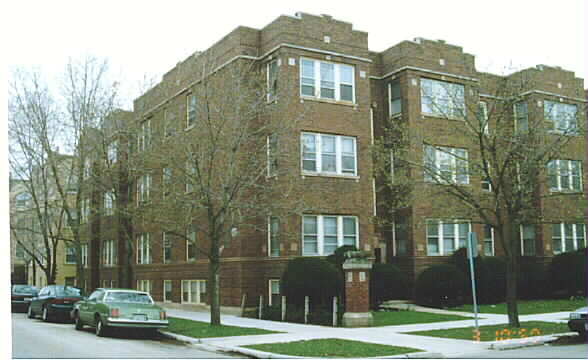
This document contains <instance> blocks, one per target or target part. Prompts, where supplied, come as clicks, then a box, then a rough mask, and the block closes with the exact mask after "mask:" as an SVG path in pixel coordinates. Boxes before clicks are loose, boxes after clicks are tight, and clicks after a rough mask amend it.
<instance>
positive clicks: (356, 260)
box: [343, 251, 374, 270]
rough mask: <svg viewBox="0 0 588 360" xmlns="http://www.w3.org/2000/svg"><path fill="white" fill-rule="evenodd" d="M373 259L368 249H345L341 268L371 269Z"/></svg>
mask: <svg viewBox="0 0 588 360" xmlns="http://www.w3.org/2000/svg"><path fill="white" fill-rule="evenodd" d="M373 259H374V258H373V257H371V253H370V252H369V251H347V252H346V253H345V262H343V270H352V269H371V268H372V262H373Z"/></svg>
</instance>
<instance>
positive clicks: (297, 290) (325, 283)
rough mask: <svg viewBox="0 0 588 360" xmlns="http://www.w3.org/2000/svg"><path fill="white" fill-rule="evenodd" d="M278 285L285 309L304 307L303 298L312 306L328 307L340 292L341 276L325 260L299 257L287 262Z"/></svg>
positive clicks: (341, 286)
mask: <svg viewBox="0 0 588 360" xmlns="http://www.w3.org/2000/svg"><path fill="white" fill-rule="evenodd" d="M280 284H281V287H282V291H283V294H284V295H285V296H286V298H287V301H288V306H287V307H289V306H290V304H293V305H297V306H302V307H304V297H305V296H308V297H309V298H310V302H311V304H312V305H329V304H330V303H331V302H332V301H333V297H334V296H338V295H339V294H340V293H341V291H342V288H343V274H342V273H341V272H340V271H339V270H337V268H335V266H334V265H333V264H331V263H329V262H327V261H325V260H322V259H318V258H311V257H308V258H305V257H301V258H296V259H293V260H290V261H289V262H288V265H287V266H286V269H285V270H284V273H283V274H282V279H281V282H280Z"/></svg>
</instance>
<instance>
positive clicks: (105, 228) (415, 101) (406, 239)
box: [81, 13, 586, 310]
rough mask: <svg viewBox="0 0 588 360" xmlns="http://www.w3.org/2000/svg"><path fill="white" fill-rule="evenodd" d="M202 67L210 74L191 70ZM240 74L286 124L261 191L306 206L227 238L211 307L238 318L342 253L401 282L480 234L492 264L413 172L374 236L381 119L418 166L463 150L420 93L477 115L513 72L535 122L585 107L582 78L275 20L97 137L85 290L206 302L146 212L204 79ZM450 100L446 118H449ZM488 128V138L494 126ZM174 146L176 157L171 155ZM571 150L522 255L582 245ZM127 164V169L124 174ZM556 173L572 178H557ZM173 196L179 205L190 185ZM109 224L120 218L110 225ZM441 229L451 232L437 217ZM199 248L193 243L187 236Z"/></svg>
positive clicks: (184, 72)
mask: <svg viewBox="0 0 588 360" xmlns="http://www.w3.org/2000/svg"><path fill="white" fill-rule="evenodd" d="M211 63H213V64H215V66H214V70H210V71H203V70H202V69H204V68H206V67H207V66H208V68H210V64H211ZM243 63H254V64H257V65H258V68H259V69H261V72H260V74H261V76H262V77H263V81H264V82H267V92H266V93H264V94H263V97H264V101H263V106H264V107H267V108H268V109H270V111H268V112H266V113H264V116H265V117H266V118H272V119H273V120H279V121H283V122H285V123H289V124H293V125H292V126H291V127H290V128H288V133H287V134H285V136H283V137H282V139H281V141H282V142H280V143H279V144H280V146H282V145H284V146H286V144H289V145H288V146H291V147H290V148H288V149H289V150H288V152H289V155H290V157H289V158H287V159H279V176H275V177H273V176H272V175H273V174H272V173H271V171H272V170H271V168H272V166H273V162H272V160H271V159H270V155H269V153H270V148H271V145H270V139H269V138H268V169H267V171H268V176H267V179H266V180H267V181H268V183H270V182H272V181H275V182H276V183H283V182H287V183H288V185H289V187H290V189H291V191H292V193H291V194H294V197H295V198H300V199H304V207H303V208H302V209H301V210H299V211H297V213H296V214H294V213H292V214H288V215H285V216H284V218H278V217H273V216H265V215H264V216H260V217H259V218H258V219H257V220H254V222H256V224H255V225H256V226H251V227H248V228H244V227H243V228H239V229H235V236H234V237H232V239H231V242H230V244H229V245H228V246H227V247H226V248H225V249H224V251H223V253H222V261H221V268H222V272H221V279H222V287H221V303H222V305H223V306H225V307H226V309H227V310H228V309H230V308H233V309H236V308H238V307H239V306H240V305H241V303H242V301H243V299H244V295H246V297H245V299H246V305H254V304H255V303H257V301H258V299H259V296H260V295H263V296H264V298H265V300H264V302H265V303H268V302H269V303H271V302H272V299H273V298H274V295H277V294H278V293H279V278H280V276H281V273H282V271H283V269H284V267H285V265H286V263H287V261H288V260H289V259H291V258H292V257H296V256H326V255H329V254H330V253H332V252H333V251H334V249H335V248H336V247H338V246H341V245H355V246H357V247H358V248H360V249H361V250H364V251H369V252H372V253H374V256H375V257H376V258H377V261H383V262H390V263H395V264H398V265H399V266H400V267H401V268H402V269H404V270H405V271H406V272H407V273H408V274H410V275H411V276H415V275H416V274H417V273H418V272H419V271H421V270H422V269H423V268H424V267H425V266H427V265H429V264H431V263H435V262H439V261H443V260H444V259H446V256H447V255H450V254H451V252H452V251H453V250H454V249H456V248H458V247H459V246H460V245H461V244H462V238H463V236H465V235H464V234H465V233H466V232H467V231H469V230H472V231H474V232H476V233H477V235H478V239H479V248H480V249H481V250H482V253H483V254H484V255H485V256H493V255H500V254H501V253H502V250H501V249H500V247H499V246H498V244H496V243H495V242H494V241H493V237H492V231H491V229H488V228H487V227H485V226H484V224H480V223H479V221H477V220H476V219H474V218H471V217H470V218H468V217H464V215H463V214H462V213H460V212H459V211H457V210H456V211H457V212H456V214H455V217H453V214H451V213H447V212H448V211H449V210H447V207H444V206H442V205H435V201H433V200H434V197H435V196H436V195H435V192H434V191H433V189H434V187H435V186H436V185H434V184H431V183H428V182H427V181H426V178H425V177H426V175H424V174H423V173H422V171H421V172H420V173H419V172H418V171H417V172H414V173H412V174H411V176H413V177H414V179H415V190H414V194H415V195H414V198H413V201H412V205H411V206H409V207H406V208H405V209H403V211H402V212H401V214H402V218H398V219H392V220H394V221H397V222H402V223H404V224H406V225H407V226H406V227H405V231H402V232H401V231H396V229H395V226H392V228H391V229H390V228H386V229H381V228H377V227H376V225H375V222H374V219H375V218H376V217H377V216H382V214H384V213H385V212H380V209H382V208H385V207H386V198H385V196H384V195H383V193H376V184H377V181H376V179H374V176H373V168H374V164H373V159H372V155H371V147H372V145H373V143H374V140H375V139H377V138H378V137H379V136H383V135H382V124H384V123H385V121H386V119H389V118H392V119H396V118H398V119H401V118H402V119H403V120H405V121H406V122H407V123H408V124H409V128H410V129H415V131H416V130H418V133H419V134H420V135H419V136H420V137H418V138H415V139H412V140H411V142H410V145H409V146H410V149H411V153H412V155H413V156H414V157H415V158H420V159H423V158H424V156H425V152H426V151H427V150H426V149H425V147H423V141H426V142H430V143H434V144H435V145H436V146H440V147H446V148H456V149H461V150H460V151H465V154H466V157H467V152H468V149H470V148H471V147H472V145H473V143H472V139H469V138H467V136H465V135H464V132H463V131H459V127H460V126H464V125H463V123H459V122H456V120H455V119H448V118H447V117H444V116H439V114H436V113H435V111H434V110H433V107H432V106H431V103H430V102H427V101H425V100H424V98H425V96H423V94H424V95H426V97H427V99H429V101H430V100H431V99H433V100H439V101H441V100H442V99H435V96H437V95H438V94H439V91H436V90H435V89H437V88H439V87H444V88H448V87H449V88H450V89H455V93H456V94H461V95H460V96H461V101H460V102H459V103H460V104H463V105H458V106H462V107H463V108H464V109H465V108H466V107H467V108H469V107H470V105H473V106H474V107H475V108H478V106H479V104H480V103H483V104H482V105H480V106H483V107H484V108H485V109H490V108H493V107H494V104H495V103H498V102H500V101H501V94H500V93H499V92H498V90H497V84H499V83H502V82H508V81H509V78H516V77H520V76H524V77H529V78H532V79H533V80H534V81H533V86H534V87H533V88H528V89H524V91H522V92H521V95H522V99H523V100H521V102H524V103H525V104H526V105H525V106H526V109H527V112H526V113H527V114H528V115H526V116H531V115H530V114H536V113H538V114H541V115H542V112H541V111H539V110H540V108H542V107H543V106H544V104H549V106H552V107H553V106H556V107H558V109H559V111H561V112H566V111H567V112H573V111H576V112H577V111H580V109H583V106H585V103H586V100H585V99H584V94H585V93H584V90H583V87H582V85H583V82H582V79H579V78H576V77H575V76H574V74H573V73H572V72H569V71H565V70H562V69H559V68H552V67H547V66H538V67H537V68H535V69H527V70H523V71H522V72H519V73H516V74H513V75H510V76H508V77H502V76H497V75H492V74H487V73H481V72H478V71H477V70H476V68H475V63H474V56H473V55H470V54H467V53H464V52H463V51H462V49H461V48H460V47H457V46H453V45H449V44H445V43H444V42H443V41H430V40H425V39H415V41H404V42H401V43H400V44H398V45H395V46H393V47H391V48H389V49H388V50H386V51H384V52H381V53H375V52H372V51H370V50H369V49H368V34H367V33H365V32H362V31H357V30H354V29H353V27H352V24H350V23H347V22H343V21H339V20H335V19H333V18H331V17H330V16H327V15H322V16H314V15H309V14H305V13H297V14H296V15H295V16H280V17H278V18H277V19H276V20H274V21H273V22H272V23H270V24H269V25H267V26H266V27H264V28H263V29H261V30H257V29H252V28H247V27H238V28H236V29H235V30H234V31H232V32H231V33H229V34H228V35H227V36H225V37H224V38H223V39H221V40H220V41H219V42H217V43H216V44H214V45H213V46H212V47H211V48H209V49H208V50H206V51H204V52H201V53H200V52H199V53H195V54H194V55H192V56H190V57H189V58H188V59H186V60H184V61H183V62H181V63H178V65H177V66H176V67H175V68H173V69H172V70H170V71H169V72H168V73H167V74H165V75H164V77H163V79H162V81H161V83H160V84H158V85H157V86H155V87H154V88H153V89H151V90H150V91H148V92H147V93H146V94H144V95H143V96H141V97H139V98H138V99H136V100H135V104H134V111H133V112H132V113H128V112H121V113H119V114H118V115H117V116H118V120H121V121H120V123H122V124H124V128H125V129H127V130H128V129H131V131H126V132H125V131H122V130H121V131H118V132H116V131H115V132H111V133H110V134H109V135H108V136H107V137H106V138H108V139H111V142H110V143H109V144H108V146H107V147H108V150H107V151H104V152H103V153H105V154H106V155H105V156H106V157H107V158H108V159H107V161H106V164H108V163H109V162H110V163H116V166H114V167H111V168H110V170H109V171H110V172H108V171H107V172H104V169H103V164H104V159H102V160H100V159H101V158H99V157H97V158H96V159H95V161H94V163H93V165H89V168H92V171H95V172H96V174H98V177H99V178H106V177H107V178H110V179H112V178H115V179H118V180H117V181H116V184H111V185H109V187H110V188H111V189H112V190H108V191H106V190H104V189H105V188H104V187H103V185H100V186H98V185H96V184H95V186H93V187H91V188H92V189H93V190H92V191H89V192H88V195H87V199H88V200H87V202H86V203H84V204H85V205H84V210H83V211H82V214H81V216H82V219H83V220H84V221H85V223H86V229H85V230H84V231H86V238H87V239H88V243H89V245H88V250H87V251H88V252H89V254H88V256H89V257H88V269H89V274H88V280H89V284H88V286H87V287H88V288H89V289H91V288H94V287H99V286H120V285H122V284H132V286H136V287H137V288H141V289H145V290H149V291H150V292H151V293H152V295H153V296H154V299H155V300H156V301H161V302H166V303H177V304H191V305H204V304H206V303H208V299H207V279H208V270H207V260H205V259H204V258H202V257H200V256H197V254H196V253H193V251H194V250H193V246H192V245H193V243H192V241H194V242H195V241H196V238H195V237H194V238H192V237H190V236H189V235H187V236H186V238H185V239H183V238H173V239H171V237H170V236H169V233H168V230H167V229H166V228H164V227H162V226H161V225H158V223H157V222H156V221H153V218H150V216H154V215H153V214H157V213H158V212H167V211H168V210H164V209H169V206H170V204H169V201H167V203H166V201H165V199H166V196H169V195H167V194H168V193H167V191H169V188H168V186H170V184H171V183H172V182H171V180H170V179H171V178H173V177H174V176H173V175H172V174H171V172H170V171H169V170H168V165H167V163H168V162H172V161H173V160H174V159H172V158H175V157H178V158H181V157H182V156H183V155H181V153H180V152H179V151H180V150H179V149H178V146H181V144H186V143H185V141H186V139H189V140H190V141H192V142H193V143H197V142H198V136H197V135H196V134H197V131H198V129H194V127H193V125H192V124H193V123H192V121H193V119H194V117H193V116H195V115H194V114H195V113H197V112H196V109H197V107H196V104H197V103H198V101H199V94H202V89H201V88H202V83H203V78H204V77H206V76H210V75H211V74H214V73H217V72H222V71H230V69H234V68H237V67H238V66H239V65H240V64H243ZM203 73H204V76H202V74H203ZM288 85H291V86H288ZM423 89H425V90H423ZM445 100H447V99H445ZM448 101H449V102H448V104H449V105H446V106H447V108H448V109H451V108H452V106H455V102H453V103H452V102H451V101H450V100H448ZM468 111H470V110H468ZM198 113H199V112H198ZM301 114H302V115H301ZM489 127H490V131H492V123H490V125H489ZM124 134H126V135H129V134H131V135H132V136H125V135H124ZM133 136H134V138H133ZM125 139H126V140H125ZM129 139H130V140H129ZM174 146H175V148H176V149H178V150H177V151H178V152H177V153H174V152H173V151H172V152H171V153H170V152H169V149H170V148H172V149H173V148H174ZM584 148H585V140H584V139H581V138H578V139H577V141H576V140H574V141H572V145H570V149H569V154H568V156H567V157H566V158H565V159H562V160H561V161H560V162H557V163H555V166H556V167H558V169H559V167H561V168H562V169H563V168H565V169H566V171H567V170H569V171H567V172H566V171H563V170H562V171H558V172H557V173H556V175H554V178H551V179H550V181H553V179H555V184H553V183H552V182H550V185H551V186H547V185H545V186H543V187H542V188H541V191H542V193H546V194H547V193H549V192H550V191H553V190H554V188H553V186H555V187H556V188H557V189H560V190H566V191H568V190H569V192H570V197H575V198H576V199H572V200H570V201H569V202H567V201H561V200H552V199H549V198H545V199H544V200H542V202H541V204H540V206H541V208H542V209H544V210H545V211H544V213H545V214H544V217H545V218H549V219H550V220H549V221H551V222H552V224H546V225H535V227H533V228H532V229H531V228H525V229H522V234H524V236H523V237H522V239H523V240H521V241H522V243H523V244H524V247H523V250H524V251H523V252H526V254H525V255H536V256H538V257H551V256H553V254H554V253H556V252H559V251H569V250H571V249H575V248H578V247H582V246H585V242H586V235H585V226H584V221H583V220H578V217H577V215H576V213H577V212H578V210H579V209H578V205H577V204H578V203H580V204H583V202H582V200H581V199H582V197H583V189H584V184H585V181H586V179H585V171H582V170H581V169H583V168H584V166H585V161H584V156H583V154H584V152H583V149H584ZM433 151H434V150H433ZM470 151H471V152H472V158H473V153H474V151H473V150H470ZM96 153H99V152H96ZM162 154H164V156H163V157H164V159H163V160H162V156H161V155H162ZM165 154H172V155H169V156H168V155H165ZM165 156H168V157H169V159H165ZM435 159H436V158H435ZM113 160H114V161H113ZM435 161H436V160H435ZM138 163H141V164H142V166H141V167H140V169H139V167H137V166H135V165H134V164H138ZM101 169H102V170H101ZM111 171H114V173H113V172H111ZM174 171H176V170H174ZM188 171H189V170H188V169H186V172H188ZM568 172H569V173H570V174H571V175H570V177H566V176H565V175H564V173H566V174H567V173H568ZM174 174H175V173H174ZM424 178H425V181H423V179H424ZM482 180H483V179H480V178H475V176H474V175H472V176H471V177H469V178H467V180H466V181H467V183H464V185H469V186H478V187H479V188H480V191H487V190H489V189H487V188H485V185H484V184H483V181H482ZM101 184H102V183H101ZM175 186H176V188H175V189H176V190H177V189H180V190H179V191H180V192H181V194H183V195H184V196H186V197H190V196H191V193H190V192H189V191H188V187H189V185H188V184H175ZM184 186H185V187H184ZM172 188H173V187H172ZM557 189H556V190H557ZM172 191H173V190H172ZM112 193H114V194H116V196H113V195H112ZM291 198H292V197H289V198H288V200H286V199H285V198H280V197H277V198H275V201H276V202H282V201H284V202H286V201H291ZM162 199H163V200H162ZM168 199H169V198H168ZM144 200H148V204H147V205H145V203H146V202H145V201H144ZM172 205H173V204H172ZM582 206H584V208H585V204H583V205H582ZM172 207H173V206H172ZM564 208H565V211H564ZM123 209H133V210H132V211H122V210H123ZM137 209H138V210H137ZM142 209H151V211H148V210H142ZM121 213H124V214H125V216H126V217H124V218H122V219H121V216H120V214H121ZM451 218H454V219H455V220H454V221H452V220H447V219H451ZM439 219H444V220H439ZM194 221H195V222H197V221H199V219H194ZM194 236H195V235H194ZM198 241H205V240H200V237H199V238H198Z"/></svg>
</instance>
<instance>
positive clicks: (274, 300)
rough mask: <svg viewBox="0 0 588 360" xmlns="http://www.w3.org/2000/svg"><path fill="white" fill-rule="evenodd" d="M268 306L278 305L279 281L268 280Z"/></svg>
mask: <svg viewBox="0 0 588 360" xmlns="http://www.w3.org/2000/svg"><path fill="white" fill-rule="evenodd" d="M268 289H269V294H268V295H269V296H268V305H269V306H272V305H279V304H280V280H279V279H270V280H269V281H268Z"/></svg>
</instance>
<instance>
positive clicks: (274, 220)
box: [267, 216, 280, 256]
mask: <svg viewBox="0 0 588 360" xmlns="http://www.w3.org/2000/svg"><path fill="white" fill-rule="evenodd" d="M267 226H268V228H267V230H268V249H269V251H268V253H269V256H280V218H278V217H277V216H270V217H269V218H268V225H267Z"/></svg>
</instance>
